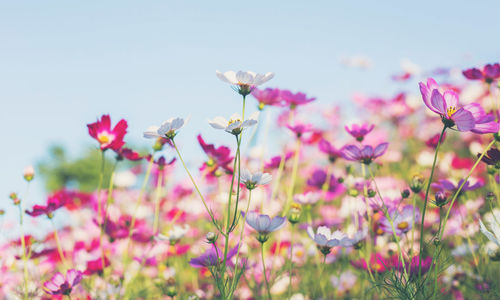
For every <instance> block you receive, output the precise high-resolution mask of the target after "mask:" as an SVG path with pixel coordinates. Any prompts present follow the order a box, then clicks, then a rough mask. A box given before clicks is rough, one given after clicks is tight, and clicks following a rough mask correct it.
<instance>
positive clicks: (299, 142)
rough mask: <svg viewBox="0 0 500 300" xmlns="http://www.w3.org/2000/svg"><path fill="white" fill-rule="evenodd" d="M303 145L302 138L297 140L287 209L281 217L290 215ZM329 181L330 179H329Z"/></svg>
mask: <svg viewBox="0 0 500 300" xmlns="http://www.w3.org/2000/svg"><path fill="white" fill-rule="evenodd" d="M301 145H302V140H301V139H300V138H297V144H296V148H295V154H294V158H293V167H292V179H291V180H290V186H289V187H288V193H287V197H286V203H285V209H284V210H283V213H282V214H281V216H282V217H283V216H286V214H287V213H288V210H289V209H290V205H291V204H292V200H293V191H294V188H295V182H296V181H297V171H298V169H299V156H300V146H301ZM327 180H328V178H327Z"/></svg>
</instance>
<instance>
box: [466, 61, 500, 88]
mask: <svg viewBox="0 0 500 300" xmlns="http://www.w3.org/2000/svg"><path fill="white" fill-rule="evenodd" d="M462 74H464V76H465V78H467V79H469V80H481V81H484V82H486V83H492V82H493V81H495V80H496V79H498V78H500V64H498V63H496V64H487V65H485V66H484V67H483V69H482V70H480V69H478V68H471V69H467V70H464V71H463V72H462Z"/></svg>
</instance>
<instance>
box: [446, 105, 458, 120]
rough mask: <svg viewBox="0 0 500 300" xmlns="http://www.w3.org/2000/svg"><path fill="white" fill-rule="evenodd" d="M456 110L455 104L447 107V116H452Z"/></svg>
mask: <svg viewBox="0 0 500 300" xmlns="http://www.w3.org/2000/svg"><path fill="white" fill-rule="evenodd" d="M456 111H457V108H456V107H455V106H450V107H448V110H447V114H448V118H450V117H451V116H453V114H454V113H455V112H456Z"/></svg>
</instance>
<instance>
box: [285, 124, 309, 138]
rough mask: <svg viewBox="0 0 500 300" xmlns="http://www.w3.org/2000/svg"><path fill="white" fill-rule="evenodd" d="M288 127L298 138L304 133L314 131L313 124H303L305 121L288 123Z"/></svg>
mask: <svg viewBox="0 0 500 300" xmlns="http://www.w3.org/2000/svg"><path fill="white" fill-rule="evenodd" d="M286 127H287V128H288V129H290V130H291V131H292V132H293V133H295V135H296V136H297V138H301V137H302V135H303V134H304V133H306V132H310V131H312V130H313V129H312V125H311V124H303V123H296V124H294V125H286Z"/></svg>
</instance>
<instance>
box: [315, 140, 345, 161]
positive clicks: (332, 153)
mask: <svg viewBox="0 0 500 300" xmlns="http://www.w3.org/2000/svg"><path fill="white" fill-rule="evenodd" d="M318 146H319V150H320V151H321V152H323V153H325V154H327V155H328V160H329V161H330V162H332V163H333V162H335V160H336V159H337V158H339V157H341V156H342V151H340V150H339V149H337V148H335V147H334V146H333V145H332V144H331V143H330V142H329V141H327V140H325V139H321V140H320V141H319V144H318Z"/></svg>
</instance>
